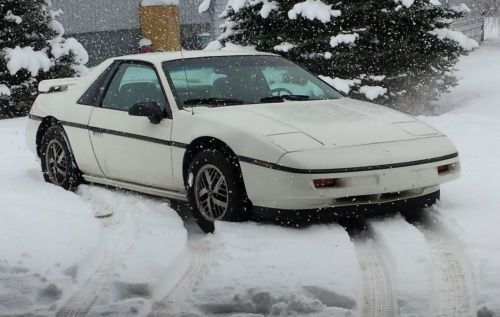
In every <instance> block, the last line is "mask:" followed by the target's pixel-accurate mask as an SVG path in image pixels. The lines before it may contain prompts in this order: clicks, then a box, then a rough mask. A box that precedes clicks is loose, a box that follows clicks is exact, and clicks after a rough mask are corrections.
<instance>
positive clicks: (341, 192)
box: [240, 156, 460, 210]
mask: <svg viewBox="0 0 500 317" xmlns="http://www.w3.org/2000/svg"><path fill="white" fill-rule="evenodd" d="M240 165H241V169H242V173H243V178H244V182H245V187H246V191H247V195H248V197H249V198H250V200H251V201H252V203H253V205H254V206H259V207H262V208H272V209H279V210H303V209H320V208H329V207H340V206H353V205H360V204H372V203H384V202H386V201H387V200H388V199H389V200H401V199H410V198H414V197H419V196H424V195H427V194H429V193H431V192H435V191H437V190H439V185H440V184H442V183H446V182H449V181H452V180H454V179H456V178H458V177H459V174H460V163H459V159H458V156H456V157H453V158H449V159H443V160H439V161H433V162H430V163H426V164H418V165H411V166H404V167H396V168H387V169H377V170H364V171H355V172H345V173H342V172H336V173H326V174H317V173H293V172H290V171H282V170H278V169H273V168H268V167H264V166H260V165H257V164H252V163H248V162H241V163H240ZM441 165H448V166H449V167H450V169H449V170H448V171H446V172H444V173H439V172H438V169H437V167H438V166H441ZM329 178H334V179H337V185H336V186H334V187H329V188H315V187H314V182H313V181H314V179H329Z"/></svg>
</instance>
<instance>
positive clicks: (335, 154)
mask: <svg viewBox="0 0 500 317" xmlns="http://www.w3.org/2000/svg"><path fill="white" fill-rule="evenodd" d="M39 91H40V95H39V96H38V98H37V99H36V101H35V103H34V105H33V107H32V109H31V112H30V115H29V120H28V124H27V133H26V135H27V143H28V145H29V148H30V149H32V151H33V152H34V153H36V154H37V155H38V156H39V157H40V159H41V165H42V171H43V175H44V177H45V179H46V180H47V181H48V182H51V183H53V184H56V185H59V186H62V187H64V188H65V189H69V190H71V189H74V188H75V187H76V186H77V185H78V184H79V183H80V182H82V181H86V182H89V183H99V184H105V185H110V186H114V187H119V188H124V189H129V190H133V191H138V192H143V193H147V194H151V195H156V196H161V197H166V198H169V199H174V200H184V201H188V202H189V204H190V206H191V209H192V211H193V213H194V215H195V217H198V218H199V219H206V220H208V221H214V220H221V219H223V220H240V219H244V218H246V217H248V216H249V215H250V214H255V213H256V214H258V215H259V216H260V217H264V218H276V217H278V218H279V217H285V218H287V217H289V216H293V217H296V216H298V217H301V216H304V215H307V217H316V216H319V215H322V216H328V215H336V214H338V212H339V211H343V210H344V209H345V208H344V207H349V210H350V211H352V212H354V213H358V212H359V213H361V212H363V211H364V210H365V209H368V208H367V207H372V206H382V207H384V208H385V207H386V206H389V205H393V204H394V203H395V202H405V203H414V202H418V203H420V204H421V205H425V204H432V203H434V202H435V200H436V199H437V198H439V185H440V184H442V183H444V182H448V181H451V180H453V179H456V178H457V177H458V176H459V169H460V166H459V158H458V153H457V150H456V149H455V147H454V145H453V144H452V143H451V142H450V140H449V139H448V138H447V137H446V136H444V135H443V134H441V133H440V132H439V131H437V130H435V129H434V128H432V127H430V126H429V125H427V124H425V123H423V122H421V121H419V120H417V119H415V118H413V117H411V116H409V115H406V114H403V113H400V112H397V111H394V110H391V109H388V108H386V107H382V106H378V105H375V104H371V103H367V102H362V101H357V100H353V99H349V98H346V97H345V96H343V95H342V94H341V93H339V92H338V91H336V90H335V89H334V88H332V87H331V86H329V85H328V84H326V83H325V82H323V81H322V80H321V79H319V78H317V77H315V76H313V75H312V74H310V73H309V72H307V71H306V70H304V69H302V68H300V67H298V66H297V65H295V64H293V63H292V62H290V61H288V60H286V59H284V58H281V57H279V56H276V55H272V54H265V53H257V52H255V53H249V52H204V51H203V52H186V53H184V56H181V54H180V52H172V53H151V54H142V55H132V56H124V57H118V58H113V59H110V60H107V61H105V62H103V63H102V64H101V65H99V66H98V67H96V68H95V69H93V71H92V72H91V73H90V74H89V75H87V76H85V77H83V78H78V79H55V80H48V81H43V82H41V83H40V85H39ZM307 217H306V218H307Z"/></svg>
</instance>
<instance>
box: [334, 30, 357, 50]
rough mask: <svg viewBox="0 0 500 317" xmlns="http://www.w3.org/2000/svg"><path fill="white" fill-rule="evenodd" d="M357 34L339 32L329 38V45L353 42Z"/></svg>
mask: <svg viewBox="0 0 500 317" xmlns="http://www.w3.org/2000/svg"><path fill="white" fill-rule="evenodd" d="M358 37H359V34H357V33H354V34H339V35H336V36H332V37H331V38H330V46H331V47H337V46H339V45H340V44H354V43H355V42H356V39H357V38H358Z"/></svg>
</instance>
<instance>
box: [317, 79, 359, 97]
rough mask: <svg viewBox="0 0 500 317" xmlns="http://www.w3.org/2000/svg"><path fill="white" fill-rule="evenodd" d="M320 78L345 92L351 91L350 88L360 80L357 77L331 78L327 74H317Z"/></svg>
mask: <svg viewBox="0 0 500 317" xmlns="http://www.w3.org/2000/svg"><path fill="white" fill-rule="evenodd" d="M318 77H319V78H321V79H322V80H324V81H325V82H326V83H327V84H329V85H330V86H332V87H333V88H335V89H337V90H339V91H342V92H344V93H346V94H348V93H349V92H350V91H351V88H352V87H354V86H356V85H359V84H361V80H359V79H342V78H338V77H335V78H332V77H328V76H322V75H320V76H318Z"/></svg>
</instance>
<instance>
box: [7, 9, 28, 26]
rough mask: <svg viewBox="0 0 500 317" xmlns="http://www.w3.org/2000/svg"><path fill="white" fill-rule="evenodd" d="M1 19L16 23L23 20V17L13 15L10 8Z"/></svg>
mask: <svg viewBox="0 0 500 317" xmlns="http://www.w3.org/2000/svg"><path fill="white" fill-rule="evenodd" d="M3 19H4V20H5V21H9V22H15V23H16V24H21V22H23V19H22V18H21V17H20V16H18V15H14V14H13V13H12V11H10V10H9V11H7V14H6V15H5V16H4V18H3Z"/></svg>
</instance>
